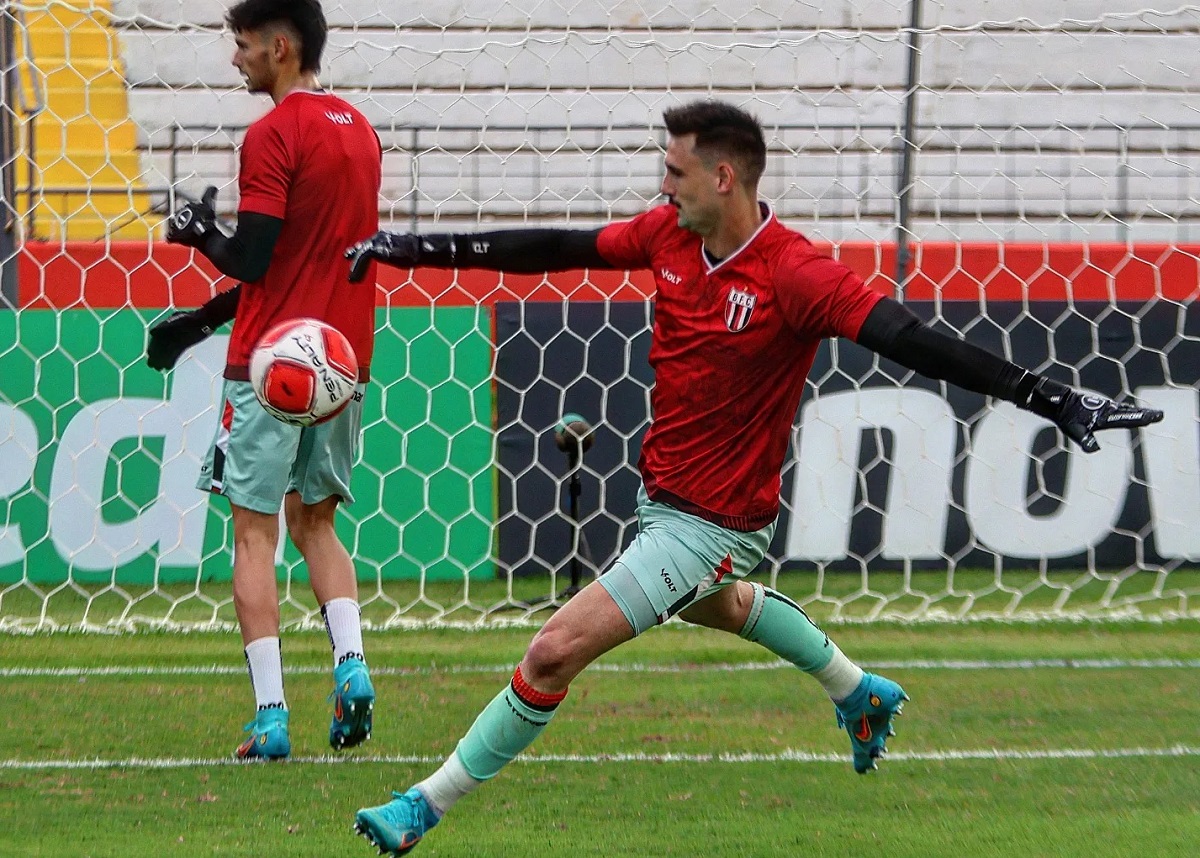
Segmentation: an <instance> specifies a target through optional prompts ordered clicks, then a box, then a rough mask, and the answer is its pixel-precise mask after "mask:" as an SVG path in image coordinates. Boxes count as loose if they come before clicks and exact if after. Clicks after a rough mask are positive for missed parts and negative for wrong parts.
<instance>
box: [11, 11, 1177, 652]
mask: <svg viewBox="0 0 1200 858" xmlns="http://www.w3.org/2000/svg"><path fill="white" fill-rule="evenodd" d="M225 7H226V4H225V3H223V2H215V0H188V2H183V0H92V1H91V2H86V3H84V2H54V3H49V4H40V3H19V4H10V5H9V6H8V7H6V8H7V10H8V11H7V12H6V13H5V15H4V17H3V24H4V38H3V49H4V56H5V66H4V67H5V71H6V75H5V86H4V111H3V114H4V116H3V118H4V135H3V151H2V153H0V154H2V156H3V163H4V188H5V193H4V199H5V202H6V212H7V217H6V229H5V232H4V237H3V244H2V245H0V251H2V253H3V259H4V268H3V278H2V280H0V289H2V291H0V296H2V297H0V629H7V630H32V629H53V628H63V627H82V628H88V629H101V630H103V629H111V630H121V629H127V628H146V627H170V628H221V627H226V626H228V625H229V624H231V623H232V622H233V620H234V615H233V610H232V603H231V599H230V587H229V579H230V568H231V556H230V550H231V528H230V522H229V517H228V510H227V506H226V505H225V504H224V503H223V501H222V500H221V499H219V498H210V497H208V496H206V495H204V494H201V493H200V492H198V491H196V490H195V489H194V488H193V487H192V486H193V483H194V479H195V476H196V472H197V470H198V467H199V461H200V459H201V457H202V456H203V454H204V452H205V450H206V448H207V445H208V444H209V442H210V439H211V435H212V432H213V430H214V427H215V423H216V413H215V407H216V400H217V396H218V391H219V376H220V372H221V369H222V362H223V349H224V345H225V338H224V337H223V336H220V335H218V336H215V337H213V338H212V339H211V340H209V341H208V342H206V343H205V344H203V345H202V346H200V347H198V348H196V349H194V350H193V351H192V352H191V353H190V354H189V356H188V357H187V358H186V359H185V360H184V361H182V362H181V363H180V364H179V365H178V366H177V367H176V369H175V370H174V371H173V372H171V373H170V374H168V375H166V376H162V375H160V374H158V373H156V372H153V371H151V370H149V369H148V368H147V367H146V366H145V364H144V361H143V347H144V343H145V331H146V327H147V325H148V323H150V322H151V321H152V320H153V319H155V318H157V317H158V316H160V315H161V314H162V313H163V312H165V311H166V310H168V309H169V308H171V307H190V306H195V305H197V304H198V303H200V302H202V301H203V300H205V299H206V298H207V297H209V296H210V295H211V294H212V291H213V290H214V289H217V288H223V287H225V286H228V285H229V284H228V283H226V282H224V281H223V278H221V276H220V275H219V274H217V273H216V272H215V270H214V269H212V268H211V266H209V265H208V263H207V262H206V261H205V260H203V259H201V258H200V257H198V256H193V255H192V254H191V253H190V252H189V251H187V250H186V249H182V248H180V247H177V246H167V245H166V244H165V243H164V242H163V241H162V229H161V220H162V216H163V214H164V212H167V211H169V210H170V209H171V208H172V207H173V206H174V205H176V204H177V202H178V201H181V200H183V199H186V198H188V197H189V196H191V197H194V196H198V195H199V193H200V191H201V189H202V188H203V187H204V186H206V185H208V184H216V185H218V186H219V187H220V188H221V194H220V197H219V207H220V209H221V213H222V214H223V215H226V216H233V215H234V213H235V212H236V209H237V183H236V171H237V148H236V147H237V145H238V144H239V142H240V141H241V139H242V136H243V134H244V131H245V128H246V126H247V125H248V124H249V123H250V122H252V121H253V120H254V119H256V118H257V117H258V116H260V115H262V114H263V113H264V112H265V111H266V109H267V107H268V106H269V103H268V102H266V101H265V100H264V99H263V98H261V97H259V96H252V95H249V94H247V93H246V92H245V90H244V88H243V87H242V86H241V82H240V79H239V76H238V74H237V72H236V70H235V69H234V68H233V67H232V66H231V64H230V57H231V53H232V49H233V46H232V41H231V38H230V36H229V35H228V34H227V33H225V32H224V31H223V27H222V23H221V21H222V17H223V15H224V12H225ZM325 8H326V12H327V15H328V18H329V23H330V27H331V29H330V34H329V42H328V46H327V48H326V51H325V60H324V66H323V69H322V82H323V83H324V84H325V85H327V86H329V87H332V88H333V89H335V90H336V91H338V92H339V93H340V94H342V95H343V96H344V97H346V98H347V99H348V100H350V101H351V102H353V103H355V104H357V105H358V106H359V107H360V108H361V109H362V110H363V111H364V112H365V113H366V115H367V116H368V117H369V118H370V120H371V121H372V122H373V123H374V125H375V127H376V128H377V129H378V131H379V134H380V137H381V139H382V141H383V144H384V148H385V154H384V185H383V191H382V195H381V199H380V201H379V206H380V213H381V217H382V220H383V222H384V223H385V224H386V225H389V226H390V227H392V228H395V229H398V230H410V229H412V230H423V231H430V230H438V231H448V230H462V231H470V230H473V229H480V228H487V229H494V228H502V227H505V226H510V225H511V226H517V225H532V224H537V225H569V226H578V227H587V226H595V225H598V224H601V223H604V222H607V221H608V220H610V219H613V218H623V217H628V216H632V215H634V214H636V213H638V212H640V211H642V210H644V209H645V208H646V207H647V206H649V205H652V204H653V203H654V201H655V199H656V196H657V193H658V187H659V182H660V178H661V171H662V152H663V144H664V136H663V132H662V130H661V113H662V110H663V109H664V108H666V107H669V106H671V105H674V104H678V103H681V102H683V101H687V100H691V99H694V98H702V97H717V98H721V99H724V100H728V101H731V102H734V103H736V104H738V105H741V106H744V107H746V108H748V109H750V110H751V111H752V112H754V113H755V114H756V115H757V116H758V117H759V118H760V119H761V120H762V122H763V124H764V126H765V128H766V131H767V136H768V141H769V150H770V154H769V160H768V169H767V175H766V177H765V179H764V183H763V188H762V192H763V195H764V197H765V198H766V199H767V200H768V201H769V203H770V204H771V206H772V207H773V208H774V210H775V212H776V214H777V215H778V216H779V217H780V219H781V220H783V221H784V222H785V223H787V224H788V225H790V226H793V227H795V228H797V229H799V230H801V231H802V232H804V233H805V234H807V235H808V236H810V237H811V238H812V239H813V240H814V241H815V242H817V243H818V244H820V245H822V246H823V247H826V248H828V250H829V252H830V253H832V254H834V255H836V256H839V257H840V258H841V259H843V260H844V261H846V262H847V263H848V264H849V265H850V266H852V267H853V268H854V269H855V270H857V271H858V272H859V273H860V274H862V275H863V276H864V277H865V278H867V279H868V281H869V282H870V283H871V284H872V285H873V286H874V287H875V288H878V289H880V290H882V291H884V292H887V293H889V294H893V295H895V296H896V297H898V298H900V299H901V300H903V301H905V302H906V303H907V304H908V305H909V306H910V307H912V309H913V310H914V311H915V312H916V313H918V314H919V315H921V316H922V317H924V318H926V319H928V320H930V321H931V322H933V323H934V324H936V325H937V326H938V327H939V328H941V329H943V330H946V331H950V332H954V333H957V334H960V335H963V336H965V337H968V338H970V339H971V340H972V341H974V342H976V343H979V344H980V345H983V346H985V347H988V348H990V349H992V350H994V351H996V352H998V353H1001V354H1003V355H1005V356H1007V357H1009V358H1011V359H1013V360H1015V361H1017V362H1018V363H1021V364H1023V365H1025V366H1028V367H1030V368H1032V369H1035V370H1037V371H1039V372H1042V373H1044V374H1046V375H1049V376H1051V377H1054V378H1056V379H1059V380H1061V381H1064V382H1067V383H1070V384H1073V385H1077V386H1082V387H1084V388H1089V389H1093V390H1096V391H1098V392H1101V393H1103V394H1105V395H1108V396H1112V397H1116V398H1121V397H1137V398H1138V399H1139V400H1141V401H1143V402H1145V403H1147V404H1149V405H1152V406H1154V407H1158V408H1161V409H1163V410H1164V411H1165V413H1166V419H1165V420H1164V421H1163V422H1162V423H1161V424H1158V425H1156V426H1154V427H1150V428H1148V429H1145V430H1141V431H1139V432H1136V433H1132V434H1130V433H1122V432H1111V433H1106V434H1105V436H1104V437H1103V439H1102V449H1101V450H1100V452H1098V453H1096V454H1095V455H1091V456H1084V455H1081V454H1079V453H1078V452H1075V451H1068V450H1065V449H1064V448H1063V447H1062V445H1061V444H1060V442H1059V439H1058V438H1057V436H1056V435H1055V433H1054V431H1053V430H1052V429H1050V428H1049V427H1048V426H1046V425H1045V424H1044V423H1042V422H1040V421H1038V420H1037V419H1036V418H1033V417H1032V416H1031V415H1029V414H1027V413H1024V412H1019V411H1017V410H1016V409H1014V408H1011V407H1009V406H1007V405H1005V404H998V403H993V402H989V401H986V400H985V399H984V398H983V397H979V396H975V395H973V394H966V393H963V392H961V391H957V390H955V389H952V388H948V387H947V386H945V385H942V384H938V383H933V382H929V381H927V380H925V379H923V378H921V377H917V376H914V375H912V374H911V373H907V372H905V371H903V370H902V369H901V368H900V367H898V366H896V365H893V364H890V363H888V362H887V361H883V360H880V359H878V358H875V357H874V356H872V355H871V354H869V353H867V352H865V351H863V350H862V349H860V348H858V347H856V346H854V345H853V344H851V343H847V342H836V343H830V344H829V345H828V346H827V347H826V348H823V349H822V351H821V353H820V355H819V357H818V360H817V364H816V366H815V367H814V370H813V373H812V376H811V380H810V384H809V385H808V388H807V390H806V393H805V396H804V399H803V402H802V404H801V407H800V409H799V412H798V414H797V418H796V424H795V425H796V428H795V432H794V439H793V449H792V453H791V455H790V456H789V459H788V461H787V464H786V467H785V470H784V474H783V484H784V491H783V500H784V510H783V514H782V517H781V520H780V524H779V528H778V533H777V537H776V539H775V542H774V544H773V545H772V548H771V554H770V558H769V560H768V561H767V562H766V563H765V564H764V566H763V568H762V570H761V571H760V572H759V573H757V574H760V575H762V576H763V577H764V578H765V579H769V580H770V581H772V582H773V583H774V584H775V585H776V586H778V587H780V588H781V589H783V590H785V591H786V592H788V593H789V594H790V595H792V596H794V597H795V598H796V599H797V600H798V601H799V602H800V603H801V604H802V605H804V606H805V608H806V610H809V611H810V612H812V613H813V614H814V616H816V617H819V618H821V619H822V620H826V621H880V620H889V619H892V620H912V621H916V620H930V621H933V620H953V621H970V620H974V619H992V618H1003V619H1019V620H1026V619H1053V618H1064V617H1069V618H1088V617H1123V618H1151V619H1170V618H1177V617H1181V616H1190V617H1195V616H1198V615H1200V572H1198V571H1197V570H1196V568H1195V563H1196V561H1197V560H1198V559H1200V528H1198V527H1197V526H1196V523H1197V522H1198V521H1200V405H1198V402H1197V382H1198V381H1200V346H1198V342H1200V328H1198V327H1197V324H1196V319H1195V316H1194V314H1193V313H1191V304H1192V302H1193V301H1194V300H1195V298H1196V297H1197V292H1198V285H1197V284H1198V283H1200V205H1198V200H1200V179H1198V172H1200V171H1198V168H1200V122H1197V120H1196V113H1195V102H1196V98H1197V97H1198V95H1200V94H1198V93H1197V92H1196V90H1195V83H1194V80H1193V76H1192V74H1191V72H1190V69H1191V68H1192V67H1193V66H1194V52H1195V47H1194V42H1195V30H1196V28H1197V26H1198V25H1200V20H1198V18H1200V13H1198V12H1197V10H1196V9H1195V8H1192V7H1179V8H1171V9H1163V10H1162V11H1154V10H1149V9H1145V8H1143V4H1140V3H1131V2H1123V0H1115V1H1114V2H1107V3H1097V2H1094V0H1054V2H1046V0H1039V2H1036V3H1035V2H1032V0H1018V2H1015V3H1013V2H1009V3H1004V4H998V3H995V2H990V0H957V2H947V0H940V2H939V0H851V2H846V3H840V4H834V5H833V6H829V5H828V4H826V5H815V4H808V3H796V2H793V0H756V2H753V3H742V2H736V3H735V2H729V0H717V2H705V3H698V2H692V0H640V2H636V3H634V2H626V0H611V2H608V3H594V4H588V3H582V4H581V3H572V2H566V0H544V2H543V0H538V2H510V0H463V2H460V3H456V4H445V3H434V2H425V0H421V1H420V2H414V3H407V4H389V3H383V2H381V0H329V2H326V3H325ZM651 299H652V285H651V281H650V279H649V278H648V277H647V276H646V274H645V273H644V272H633V273H630V274H619V275H612V274H608V273H605V274H595V273H593V274H592V275H590V276H585V275H584V274H583V273H582V272H574V273H567V274H555V275H548V276H545V277H514V276H497V275H495V274H491V273H485V272H476V271H460V272H446V271H429V270H417V271H415V272H413V273H411V274H409V273H408V272H400V271H395V270H390V269H389V270H384V271H381V272H380V284H379V304H378V311H377V327H378V351H377V358H376V361H375V362H374V366H373V372H374V373H375V375H376V377H375V379H374V380H373V381H372V383H371V385H370V389H369V393H368V396H367V399H366V403H365V410H364V415H365V429H364V454H363V457H362V460H361V462H360V463H359V464H358V465H357V468H356V471H355V484H354V490H355V494H356V497H357V501H356V502H355V503H354V504H353V505H350V506H348V507H346V508H345V509H344V510H343V513H342V514H340V515H339V522H338V527H339V532H340V534H341V535H342V537H343V539H344V540H345V542H346V544H347V546H348V547H349V549H350V551H351V553H352V554H353V556H354V559H355V563H356V566H357V569H358V574H359V576H360V587H361V598H362V601H363V602H364V617H365V618H366V619H367V620H368V621H369V622H370V623H372V624H375V625H383V626H386V625H393V626H402V625H406V624H430V623H464V624H489V623H503V622H513V621H531V622H537V621H540V619H541V618H542V617H544V614H542V613H539V612H540V611H541V610H542V609H544V608H545V607H546V605H547V604H550V605H553V604H556V603H560V602H561V601H562V599H563V598H565V596H566V594H567V591H569V588H570V587H571V586H572V585H573V584H577V583H586V582H587V581H588V580H590V579H591V578H592V577H593V576H594V575H596V574H599V573H602V572H603V570H604V569H605V568H606V567H607V565H608V564H609V563H610V562H611V560H612V559H613V558H614V557H615V556H616V555H617V554H618V553H619V552H620V550H621V549H622V547H623V546H624V545H626V544H628V541H629V540H630V539H631V538H632V535H633V517H634V502H635V495H636V490H637V486H638V480H639V477H638V474H637V470H636V462H637V454H638V450H639V444H640V439H641V437H642V434H643V433H644V430H645V428H646V426H647V424H648V420H649V413H648V411H649V405H648V403H649V390H650V387H651V385H652V379H651V376H650V373H649V368H648V366H647V363H646V353H647V350H648V344H649V337H650V331H651V326H652V322H653V315H652V314H653V307H652V300H651ZM568 412H574V413H577V414H579V415H581V416H582V417H583V418H584V419H586V420H587V421H589V422H590V423H592V424H593V425H594V426H595V443H594V446H592V447H591V448H590V449H589V450H588V451H587V452H586V453H585V454H584V456H583V459H582V461H581V462H579V463H574V464H573V463H572V461H571V460H569V459H568V457H567V456H566V455H565V454H564V453H563V452H562V451H560V450H559V449H558V447H557V446H556V444H555V440H554V432H555V427H556V426H557V425H558V423H559V421H560V419H561V418H562V417H563V415H564V414H567V413H568ZM747 431H754V430H753V427H752V426H751V427H747ZM573 485H574V486H575V487H576V489H577V494H576V495H575V498H576V505H577V510H576V512H577V515H575V516H573V515H572V507H571V501H572V496H573V495H572V486H573ZM577 524H578V527H577V526H576V525H577ZM279 576H280V583H281V586H280V593H281V600H282V604H283V609H284V610H283V614H284V621H285V623H286V624H289V625H305V624H314V623H316V622H319V615H317V614H316V612H315V609H316V606H315V604H314V603H313V600H312V597H311V593H310V592H309V590H308V586H307V583H306V582H307V572H306V569H305V568H304V565H303V563H302V562H300V559H299V557H298V555H297V553H296V552H295V550H294V549H293V548H292V547H291V546H290V545H287V544H286V540H284V543H283V546H282V548H281V552H280V557H279Z"/></svg>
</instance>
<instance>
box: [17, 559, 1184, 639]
mask: <svg viewBox="0 0 1200 858" xmlns="http://www.w3.org/2000/svg"><path fill="white" fill-rule="evenodd" d="M759 577H760V578H761V579H762V580H763V581H765V582H768V583H770V584H771V586H773V587H775V588H776V589H778V590H780V591H781V592H783V593H786V594H787V595H789V596H791V597H793V598H795V599H797V600H798V601H800V602H801V603H802V604H803V605H804V606H805V610H807V611H808V613H809V614H810V615H811V616H812V617H814V618H815V619H817V620H818V621H826V620H829V619H831V618H836V619H838V620H849V621H855V620H861V619H867V618H869V619H875V618H876V617H877V616H878V615H879V614H880V613H882V614H884V615H886V616H888V617H891V618H901V619H904V618H920V617H922V616H923V615H929V614H930V613H934V614H938V615H941V616H946V615H949V616H954V617H958V616H960V615H964V616H969V617H981V616H986V615H992V616H1008V617H1016V618H1021V617H1023V616H1025V615H1028V614H1043V615H1045V614H1058V615H1060V616H1062V615H1073V616H1076V617H1079V616H1082V617H1087V618H1089V619H1114V618H1124V619H1129V618H1137V619H1179V618H1181V617H1186V618H1191V619H1197V618H1200V569H1198V568H1180V569H1175V570H1172V571H1168V570H1158V571H1115V572H1106V571H1099V572H1088V571H1086V570H1062V571H1053V572H1039V571H1037V570H1029V569H1017V568H1010V569H1004V570H1003V571H1000V572H996V571H992V570H980V569H959V570H955V571H954V573H953V574H948V573H947V572H946V571H944V570H943V571H916V572H912V573H910V574H907V575H906V574H903V573H900V572H893V571H881V572H872V573H871V574H870V575H863V574H859V573H852V572H829V573H826V574H824V575H818V574H817V573H816V572H812V571H796V570H791V571H786V572H781V573H779V574H778V575H777V576H775V578H774V579H769V578H768V577H767V576H765V575H763V576H759ZM568 583H569V581H568V580H567V579H566V578H565V577H560V578H558V579H557V580H553V581H552V580H551V579H550V578H549V577H547V576H536V577H528V578H516V579H514V580H513V581H512V582H511V584H510V583H509V582H508V581H505V580H486V581H469V582H465V581H430V582H424V583H422V582H418V581H388V582H385V583H380V582H376V581H361V582H360V583H359V589H360V600H361V601H362V602H363V617H364V619H366V620H367V621H369V622H371V623H374V624H376V625H377V626H380V627H387V626H396V625H397V624H405V623H412V622H421V621H430V620H433V621H437V622H450V623H456V624H472V623H479V622H481V621H492V620H497V619H499V620H504V619H522V618H528V617H529V616H530V614H529V611H528V609H527V607H525V606H524V605H523V603H527V602H530V601H536V600H541V599H546V598H548V597H552V596H553V595H554V594H555V593H558V592H561V591H562V590H563V589H564V588H565V587H566V585H567V584H568ZM316 610H317V609H316V603H315V602H314V601H313V598H312V593H311V592H310V591H309V589H308V586H307V585H306V584H304V583H301V582H293V584H292V586H291V587H290V589H288V590H287V591H286V594H285V598H284V602H283V605H282V619H283V622H284V624H285V625H292V626H301V625H305V624H307V625H310V626H311V625H313V624H314V623H315V624H316V625H318V626H319V625H320V617H319V615H318V614H317V613H316ZM43 616H44V617H46V618H47V619H48V620H49V621H50V624H51V627H55V628H65V627H72V626H76V625H78V624H80V623H83V622H86V623H88V624H90V625H92V626H95V627H105V626H107V625H110V624H115V625H117V626H123V627H133V628H137V629H139V630H142V629H145V628H147V627H153V622H154V621H156V620H164V619H165V620H168V621H169V622H171V623H174V624H177V625H185V626H187V625H191V626H196V625H198V624H209V625H211V624H214V623H215V624H217V625H221V624H224V625H225V626H226V627H227V628H232V627H233V626H234V624H235V623H236V616H235V614H234V610H233V601H232V598H231V596H230V586H229V584H228V583H213V582H202V583H196V584H190V585H184V584H166V585H158V586H157V587H154V588H150V587H149V586H148V585H146V584H136V585H134V584H129V585H126V584H124V583H117V582H114V583H111V584H109V585H107V586H101V585H86V586H85V585H80V584H78V583H72V584H69V585H62V584H59V585H54V586H50V585H36V584H30V583H28V582H18V583H15V584H9V585H6V586H3V587H0V629H3V628H5V627H6V624H8V625H11V624H13V623H15V622H16V621H18V620H19V621H20V624H21V626H22V628H25V629H28V628H30V627H32V626H33V625H35V624H36V623H37V621H38V618H40V617H43ZM533 616H534V619H539V618H541V617H544V614H543V615H541V617H539V615H536V614H535V615H533Z"/></svg>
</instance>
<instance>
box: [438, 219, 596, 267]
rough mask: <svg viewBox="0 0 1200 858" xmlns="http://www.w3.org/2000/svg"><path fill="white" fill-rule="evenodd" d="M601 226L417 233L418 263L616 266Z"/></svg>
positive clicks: (480, 265)
mask: <svg viewBox="0 0 1200 858" xmlns="http://www.w3.org/2000/svg"><path fill="white" fill-rule="evenodd" d="M599 235H600V230H599V229H594V230H582V229H507V230H498V231H495V232H479V233H470V234H465V235H451V234H448V233H443V234H437V235H421V236H416V238H417V239H418V240H419V244H418V256H417V264H420V265H429V266H432V267H434V268H484V269H487V270H489V271H508V272H511V273H513V274H542V273H544V272H547V271H571V270H576V269H580V268H596V269H613V268H615V266H613V265H612V264H610V263H609V262H608V261H607V260H605V258H604V257H603V256H601V255H600V251H599V249H598V247H597V238H598V236H599Z"/></svg>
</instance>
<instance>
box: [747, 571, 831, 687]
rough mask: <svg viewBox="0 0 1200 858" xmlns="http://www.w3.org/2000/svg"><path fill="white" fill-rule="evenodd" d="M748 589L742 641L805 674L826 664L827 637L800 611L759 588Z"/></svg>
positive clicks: (769, 591) (790, 601) (794, 604)
mask: <svg viewBox="0 0 1200 858" xmlns="http://www.w3.org/2000/svg"><path fill="white" fill-rule="evenodd" d="M750 586H751V587H753V588H754V603H753V604H752V605H751V606H750V616H749V617H747V618H746V624H745V625H744V626H742V631H741V636H742V637H744V638H745V639H746V640H748V641H754V642H755V643H756V644H760V645H761V646H764V647H766V648H767V649H769V650H770V651H771V652H773V653H775V654H776V655H777V656H779V657H780V658H782V659H784V660H785V661H790V662H791V663H792V664H794V665H796V667H798V668H800V669H801V670H803V671H804V672H805V673H813V672H815V671H818V670H820V669H821V668H823V667H824V666H825V665H827V664H829V660H830V659H831V658H833V652H834V646H833V644H832V642H830V640H829V635H827V634H825V632H823V631H821V630H820V629H819V628H817V624H816V623H814V622H813V621H812V620H810V619H809V618H808V614H806V613H804V609H803V608H801V607H800V606H799V605H797V604H796V603H795V602H793V601H792V600H791V599H789V598H788V597H787V596H785V595H783V594H782V593H778V592H776V591H775V590H772V589H770V588H769V587H764V586H763V585H762V584H751V585H750Z"/></svg>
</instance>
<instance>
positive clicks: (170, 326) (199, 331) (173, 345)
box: [146, 310, 213, 370]
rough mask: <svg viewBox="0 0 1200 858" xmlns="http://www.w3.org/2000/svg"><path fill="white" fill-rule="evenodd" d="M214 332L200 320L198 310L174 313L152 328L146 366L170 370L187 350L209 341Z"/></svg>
mask: <svg viewBox="0 0 1200 858" xmlns="http://www.w3.org/2000/svg"><path fill="white" fill-rule="evenodd" d="M212 332H213V329H212V328H211V327H210V326H209V325H207V324H205V323H204V322H203V321H202V320H201V319H200V316H199V311H197V310H181V311H179V312H177V313H172V314H171V315H170V316H168V317H167V318H166V319H164V320H163V321H161V322H159V323H158V324H157V325H154V326H153V327H152V328H150V340H149V342H148V343H146V364H147V365H148V366H149V367H150V369H158V370H164V369H170V368H171V367H173V366H175V362H176V361H177V360H179V356H180V355H181V354H183V353H184V351H185V350H186V349H189V348H191V347H192V346H194V345H196V343H199V342H203V341H204V340H206V339H208V337H210V336H211V335H212Z"/></svg>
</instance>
